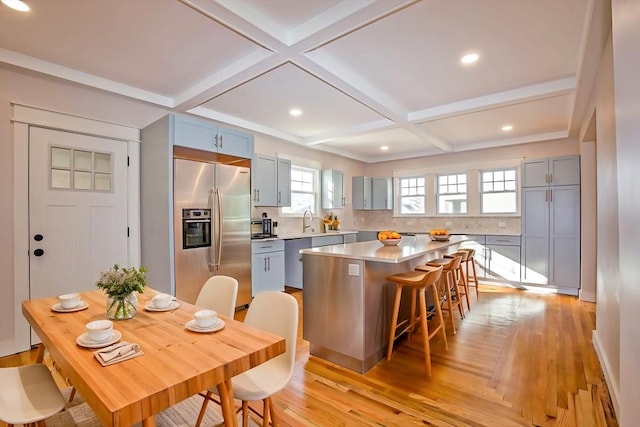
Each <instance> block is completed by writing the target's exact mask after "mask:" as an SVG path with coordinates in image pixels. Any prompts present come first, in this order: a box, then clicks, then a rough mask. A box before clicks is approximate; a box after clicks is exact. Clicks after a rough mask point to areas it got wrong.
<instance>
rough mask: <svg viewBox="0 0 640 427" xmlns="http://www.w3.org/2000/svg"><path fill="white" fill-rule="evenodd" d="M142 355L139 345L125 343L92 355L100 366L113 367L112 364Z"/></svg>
mask: <svg viewBox="0 0 640 427" xmlns="http://www.w3.org/2000/svg"><path fill="white" fill-rule="evenodd" d="M143 354H144V353H143V352H142V350H140V345H139V344H136V343H130V342H126V341H122V342H119V343H117V344H114V345H110V346H109V347H105V348H103V349H100V350H98V351H95V352H94V353H93V355H94V356H95V358H96V359H97V360H98V362H100V364H101V365H102V366H108V365H113V364H114V363H118V362H122V361H125V360H129V359H133V358H134V357H138V356H142V355H143Z"/></svg>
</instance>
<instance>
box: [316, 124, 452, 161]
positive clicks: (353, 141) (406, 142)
mask: <svg viewBox="0 0 640 427" xmlns="http://www.w3.org/2000/svg"><path fill="white" fill-rule="evenodd" d="M383 146H386V147H388V149H387V150H382V149H381V147H383ZM323 147H324V148H323V149H325V150H329V151H331V149H333V150H335V151H341V152H343V151H347V152H350V153H353V154H354V155H356V156H357V157H359V158H363V159H368V160H369V161H372V162H376V161H382V160H387V159H390V158H398V159H399V158H406V157H407V156H417V155H420V156H428V155H431V154H438V153H442V151H440V150H438V149H437V148H434V147H433V146H432V145H430V144H425V143H424V142H422V141H421V140H420V138H418V137H417V136H416V135H414V134H412V133H410V132H408V131H407V130H405V129H402V128H395V129H387V130H383V131H379V132H375V133H367V134H364V135H359V136H354V137H349V138H338V139H335V140H332V141H329V142H326V143H325V144H323ZM329 147H330V148H329Z"/></svg>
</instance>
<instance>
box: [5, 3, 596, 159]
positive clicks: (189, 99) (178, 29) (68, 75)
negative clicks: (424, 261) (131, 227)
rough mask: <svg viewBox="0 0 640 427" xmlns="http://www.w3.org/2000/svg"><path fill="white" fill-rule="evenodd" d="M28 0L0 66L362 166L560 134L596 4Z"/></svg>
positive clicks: (13, 15)
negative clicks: (465, 60)
mask: <svg viewBox="0 0 640 427" xmlns="http://www.w3.org/2000/svg"><path fill="white" fill-rule="evenodd" d="M595 1H600V0H595ZM25 2H26V3H27V4H29V6H30V7H31V11H30V12H27V13H21V12H16V11H13V10H11V9H8V8H7V7H6V6H4V5H0V8H1V9H0V61H2V62H4V63H7V64H11V65H13V66H17V67H22V68H25V69H30V70H35V71H37V72H41V73H45V74H48V75H52V76H56V77H58V78H62V79H66V80H69V81H72V82H76V83H78V84H81V85H86V86H91V87H95V88H98V89H101V90H106V91H110V92H114V93H117V94H120V95H122V96H126V97H130V98H134V99H138V100H141V101H145V102H148V103H151V104H156V105H159V106H163V107H166V108H168V109H171V110H174V111H178V112H187V113H191V114H195V115H198V116H203V117H207V118H211V119H214V120H216V121H221V122H224V123H229V124H232V125H235V126H240V127H242V128H245V129H248V130H249V131H252V132H260V133H264V134H267V135H272V136H275V137H278V138H281V139H284V140H287V141H291V142H294V143H297V144H302V145H306V146H310V147H314V148H317V149H321V150H327V151H331V152H334V153H336V154H341V155H344V156H347V157H350V158H354V159H358V160H362V161H366V162H377V161H383V160H389V159H401V158H408V157H414V156H424V155H432V154H438V153H443V152H452V151H464V150H472V149H477V148H485V147H495V146H503V145H509V144H518V143H525V142H534V141H541V140H549V139H556V138H564V137H566V136H569V135H570V134H571V133H574V134H575V132H576V130H577V127H578V126H579V123H577V119H578V118H577V117H576V111H577V110H579V109H580V108H582V107H581V106H580V102H581V100H583V99H584V98H585V96H584V95H582V96H580V95H581V91H588V90H590V85H586V86H585V85H584V84H583V81H584V80H585V79H584V76H583V73H584V64H585V56H586V52H587V48H588V40H589V34H590V31H591V30H592V25H591V23H592V18H593V16H594V13H593V10H594V1H593V0H423V1H418V0H379V1H373V0H344V1H339V0H127V1H125V0H25ZM467 53H477V54H478V55H479V59H478V61H477V62H476V63H474V64H470V65H463V64H462V63H461V62H460V58H461V57H462V56H463V55H465V54H467ZM292 108H298V109H300V110H301V111H302V114H301V115H300V116H298V117H294V116H291V115H290V114H289V111H290V110H291V109H292ZM507 124H509V125H511V126H513V129H512V130H510V131H503V130H501V128H502V127H503V126H504V125H507ZM381 146H387V147H388V150H386V151H382V150H381V149H380V147H381Z"/></svg>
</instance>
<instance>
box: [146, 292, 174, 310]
mask: <svg viewBox="0 0 640 427" xmlns="http://www.w3.org/2000/svg"><path fill="white" fill-rule="evenodd" d="M172 300H173V297H172V296H171V295H169V294H158V295H155V296H154V297H153V298H151V303H152V304H153V306H154V307H155V308H167V307H169V304H171V301H172Z"/></svg>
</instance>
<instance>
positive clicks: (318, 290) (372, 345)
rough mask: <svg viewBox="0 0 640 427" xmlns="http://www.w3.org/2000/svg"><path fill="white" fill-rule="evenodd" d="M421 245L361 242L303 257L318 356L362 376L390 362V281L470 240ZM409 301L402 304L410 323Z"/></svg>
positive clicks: (307, 320) (307, 325)
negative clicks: (387, 352)
mask: <svg viewBox="0 0 640 427" xmlns="http://www.w3.org/2000/svg"><path fill="white" fill-rule="evenodd" d="M405 239H406V240H409V239H413V241H406V242H405ZM420 239H421V238H420V237H405V238H403V243H404V244H405V247H404V248H398V247H381V245H380V243H378V242H359V243H350V244H344V245H334V246H328V247H324V248H313V249H304V250H302V251H301V253H302V264H303V280H304V304H303V324H304V332H303V337H304V339H306V340H308V341H309V343H310V352H311V354H312V355H314V356H317V357H320V358H323V359H325V360H329V361H331V362H333V363H336V364H338V365H340V366H343V367H346V368H349V369H352V370H354V371H357V372H360V373H364V372H366V371H368V370H369V369H371V368H372V367H373V366H374V365H376V364H377V363H378V362H379V361H380V360H381V359H382V358H384V356H385V355H386V351H387V345H388V339H389V326H390V323H391V322H390V318H391V312H392V307H393V298H394V292H395V286H394V285H393V284H392V283H388V282H387V281H386V277H387V276H389V275H391V274H395V273H400V272H403V271H409V270H413V269H414V268H415V267H416V266H417V265H420V264H425V263H426V262H427V261H428V260H430V259H434V258H439V257H442V256H443V255H444V254H447V253H451V252H455V251H456V249H457V248H458V246H459V245H460V243H461V242H462V241H464V240H466V238H465V237H464V236H462V237H458V236H456V237H455V238H454V237H452V239H451V241H449V242H438V243H436V242H429V241H428V240H427V241H420ZM423 239H428V237H424V238H423ZM358 254H360V255H358ZM358 258H360V259H358ZM408 300H409V298H407V302H406V303H405V302H404V301H403V304H402V308H403V309H404V313H402V312H401V315H403V316H404V317H405V318H406V317H408V308H409V307H408V305H409V304H408Z"/></svg>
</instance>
